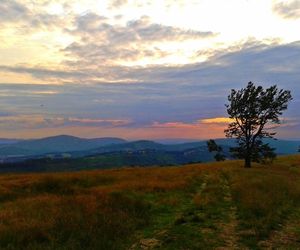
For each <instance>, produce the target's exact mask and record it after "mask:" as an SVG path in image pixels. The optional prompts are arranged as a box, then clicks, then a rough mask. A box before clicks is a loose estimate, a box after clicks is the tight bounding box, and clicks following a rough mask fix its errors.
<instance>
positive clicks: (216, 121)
mask: <svg viewBox="0 0 300 250" xmlns="http://www.w3.org/2000/svg"><path fill="white" fill-rule="evenodd" d="M200 122H201V123H203V124H228V123H230V122H232V119H230V118H228V117H215V118H206V119H201V120H200Z"/></svg>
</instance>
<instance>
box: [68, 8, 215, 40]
mask: <svg viewBox="0 0 300 250" xmlns="http://www.w3.org/2000/svg"><path fill="white" fill-rule="evenodd" d="M75 25H76V28H75V30H71V31H70V32H71V33H73V34H78V35H82V38H83V39H84V40H86V39H93V40H99V38H100V39H101V40H102V41H107V42H108V43H110V44H116V43H117V44H124V43H130V42H137V41H141V40H142V41H148V42H152V41H163V40H173V39H176V40H177V41H178V40H186V39H197V38H207V37H212V36H215V35H216V34H215V33H213V32H210V31H205V32H203V31H196V30H185V29H181V28H177V27H172V26H166V25H162V24H155V23H151V20H150V19H149V17H148V16H142V17H141V18H140V19H138V20H133V21H129V22H128V23H127V24H126V25H124V26H122V25H111V24H110V23H108V22H106V18H105V17H103V16H99V15H97V14H94V13H88V14H86V15H84V16H78V17H77V18H76V20H75ZM85 36H87V37H85Z"/></svg>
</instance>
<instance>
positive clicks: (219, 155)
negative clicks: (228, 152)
mask: <svg viewBox="0 0 300 250" xmlns="http://www.w3.org/2000/svg"><path fill="white" fill-rule="evenodd" d="M206 143H207V148H208V151H209V152H211V153H212V152H216V154H215V156H214V157H215V160H216V161H225V155H224V154H223V149H222V147H221V146H218V145H217V143H216V142H215V140H208V141H207V142H206Z"/></svg>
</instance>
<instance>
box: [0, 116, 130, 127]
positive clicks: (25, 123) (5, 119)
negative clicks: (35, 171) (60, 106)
mask: <svg viewBox="0 0 300 250" xmlns="http://www.w3.org/2000/svg"><path fill="white" fill-rule="evenodd" d="M131 123H132V121H131V120H129V119H95V118H79V117H63V116H49V115H48V116H47V115H43V114H18V115H12V114H3V115H0V127H1V128H2V129H7V130H18V129H39V128H59V127H70V126H79V127H80V126H84V127H124V126H125V127H126V126H127V125H130V124H131Z"/></svg>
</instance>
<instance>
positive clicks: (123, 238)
mask: <svg viewBox="0 0 300 250" xmlns="http://www.w3.org/2000/svg"><path fill="white" fill-rule="evenodd" d="M242 164H243V163H242V162H239V161H226V162H223V163H210V164H194V165H187V166H182V167H165V168H128V169H116V170H102V171H86V172H73V173H56V174H55V173H53V174H22V175H21V174H20V175H16V174H14V175H13V174H11V175H10V174H3V175H0V249H30V250H31V249H107V250H113V249H131V250H134V249H170V250H171V249H172V250H173V249H300V155H297V156H289V157H280V158H278V159H277V160H276V161H275V162H274V163H273V164H272V165H254V167H253V168H252V169H244V168H242Z"/></svg>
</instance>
